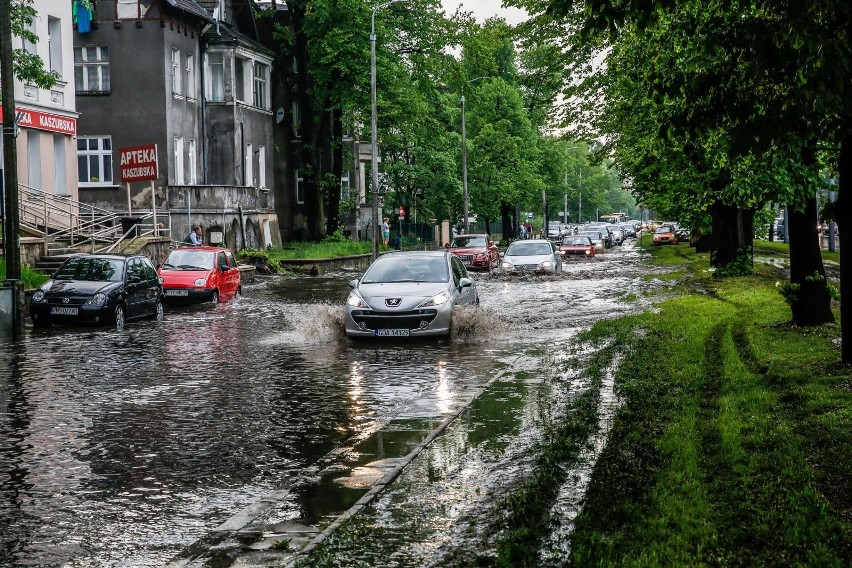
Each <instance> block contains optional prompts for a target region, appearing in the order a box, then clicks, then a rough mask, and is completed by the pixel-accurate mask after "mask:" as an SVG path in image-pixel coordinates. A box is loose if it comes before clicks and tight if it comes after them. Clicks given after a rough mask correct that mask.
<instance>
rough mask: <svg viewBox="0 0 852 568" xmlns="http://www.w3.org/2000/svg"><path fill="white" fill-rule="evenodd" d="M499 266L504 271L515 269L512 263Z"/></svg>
mask: <svg viewBox="0 0 852 568" xmlns="http://www.w3.org/2000/svg"><path fill="white" fill-rule="evenodd" d="M500 266H502V267H503V269H504V270H512V269H513V268H515V267H514V266H513V265H512V263H511V262H504V263H503V264H501V265H500Z"/></svg>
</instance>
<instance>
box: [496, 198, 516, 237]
mask: <svg viewBox="0 0 852 568" xmlns="http://www.w3.org/2000/svg"><path fill="white" fill-rule="evenodd" d="M512 213H514V207H512V206H511V205H510V204H508V203H506V202H505V201H503V202H502V203H500V219H501V220H502V221H503V239H504V240H506V241H507V242H508V241H510V240H512V238H513V237H514V236H515V235H517V234H518V229H517V227H515V225H514V223H512V220H513V215H512ZM507 231H508V232H507Z"/></svg>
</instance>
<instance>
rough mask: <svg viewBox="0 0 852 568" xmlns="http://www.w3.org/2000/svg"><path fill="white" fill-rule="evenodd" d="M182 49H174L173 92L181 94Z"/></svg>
mask: <svg viewBox="0 0 852 568" xmlns="http://www.w3.org/2000/svg"><path fill="white" fill-rule="evenodd" d="M180 76H181V71H180V50H177V49H173V50H172V93H173V94H175V95H179V94H181V90H180Z"/></svg>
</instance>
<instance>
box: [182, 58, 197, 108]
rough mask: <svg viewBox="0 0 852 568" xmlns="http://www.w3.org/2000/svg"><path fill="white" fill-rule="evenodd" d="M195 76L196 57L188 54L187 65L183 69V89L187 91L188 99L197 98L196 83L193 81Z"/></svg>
mask: <svg viewBox="0 0 852 568" xmlns="http://www.w3.org/2000/svg"><path fill="white" fill-rule="evenodd" d="M194 76H195V57H194V56H192V55H187V56H186V67H184V70H183V90H184V93H186V97H187V98H188V99H194V98H195V83H194V82H193V77H194Z"/></svg>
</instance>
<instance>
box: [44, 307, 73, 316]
mask: <svg viewBox="0 0 852 568" xmlns="http://www.w3.org/2000/svg"><path fill="white" fill-rule="evenodd" d="M50 313H51V314H53V315H56V316H76V315H77V314H78V313H79V309H78V308H58V307H56V306H54V307H52V308H50Z"/></svg>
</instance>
